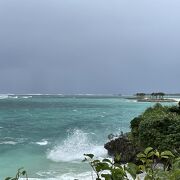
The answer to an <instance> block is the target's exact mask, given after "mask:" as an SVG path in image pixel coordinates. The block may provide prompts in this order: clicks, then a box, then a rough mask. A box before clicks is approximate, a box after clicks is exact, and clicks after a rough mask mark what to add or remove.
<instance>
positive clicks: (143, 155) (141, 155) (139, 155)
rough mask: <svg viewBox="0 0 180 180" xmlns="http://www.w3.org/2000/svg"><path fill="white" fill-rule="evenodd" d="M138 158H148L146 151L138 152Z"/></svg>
mask: <svg viewBox="0 0 180 180" xmlns="http://www.w3.org/2000/svg"><path fill="white" fill-rule="evenodd" d="M137 157H138V158H146V155H145V154H144V153H139V154H137Z"/></svg>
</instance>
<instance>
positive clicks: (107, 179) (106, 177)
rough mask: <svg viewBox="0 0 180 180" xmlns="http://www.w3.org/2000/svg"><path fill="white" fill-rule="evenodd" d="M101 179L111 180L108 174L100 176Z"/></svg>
mask: <svg viewBox="0 0 180 180" xmlns="http://www.w3.org/2000/svg"><path fill="white" fill-rule="evenodd" d="M101 176H102V177H104V178H105V180H111V175H110V174H101Z"/></svg>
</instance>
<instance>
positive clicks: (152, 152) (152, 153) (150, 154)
mask: <svg viewBox="0 0 180 180" xmlns="http://www.w3.org/2000/svg"><path fill="white" fill-rule="evenodd" d="M154 154H155V153H154V151H151V152H149V153H148V155H147V157H148V158H150V157H152V156H154Z"/></svg>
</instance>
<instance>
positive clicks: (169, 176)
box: [85, 147, 180, 180]
mask: <svg viewBox="0 0 180 180" xmlns="http://www.w3.org/2000/svg"><path fill="white" fill-rule="evenodd" d="M137 159H138V160H139V161H140V162H141V163H140V165H136V164H133V163H127V164H126V165H123V164H120V156H119V155H117V156H115V158H114V159H112V160H109V159H103V160H102V161H100V160H97V159H94V155H93V154H85V161H88V162H89V164H90V166H91V167H92V169H93V171H94V172H95V174H96V180H104V179H105V180H130V179H134V180H135V179H140V177H139V175H140V174H144V180H179V179H180V158H175V155H174V154H173V153H172V152H171V151H168V150H166V151H163V152H159V151H158V150H155V149H153V148H152V147H148V148H146V149H145V150H144V151H143V152H141V153H139V154H138V155H137ZM159 162H161V164H159ZM159 165H161V166H160V167H159Z"/></svg>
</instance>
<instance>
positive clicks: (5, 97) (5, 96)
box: [0, 94, 9, 99]
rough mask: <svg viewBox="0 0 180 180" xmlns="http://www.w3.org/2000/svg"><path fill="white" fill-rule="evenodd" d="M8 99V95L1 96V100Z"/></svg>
mask: <svg viewBox="0 0 180 180" xmlns="http://www.w3.org/2000/svg"><path fill="white" fill-rule="evenodd" d="M8 97H9V96H8V94H0V99H7V98H8Z"/></svg>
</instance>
